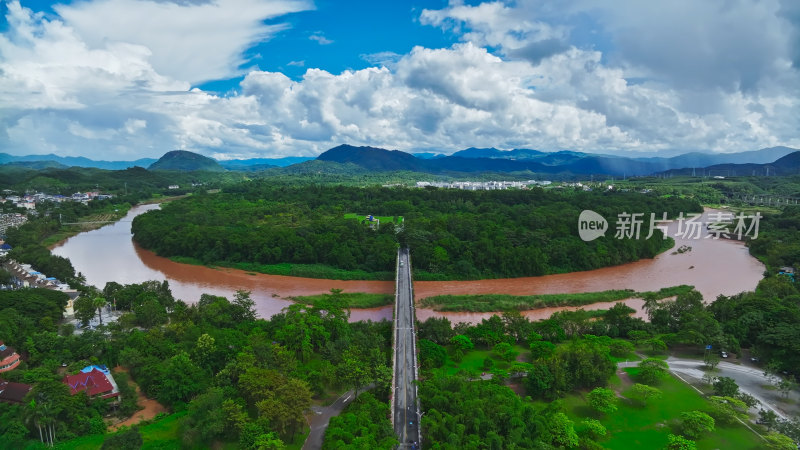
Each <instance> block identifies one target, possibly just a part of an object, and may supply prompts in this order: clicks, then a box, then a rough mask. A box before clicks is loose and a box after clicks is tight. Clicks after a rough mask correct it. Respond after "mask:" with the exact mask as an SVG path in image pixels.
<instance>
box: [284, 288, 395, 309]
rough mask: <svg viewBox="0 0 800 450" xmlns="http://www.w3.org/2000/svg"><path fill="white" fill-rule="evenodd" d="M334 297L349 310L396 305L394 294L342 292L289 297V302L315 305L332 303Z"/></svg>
mask: <svg viewBox="0 0 800 450" xmlns="http://www.w3.org/2000/svg"><path fill="white" fill-rule="evenodd" d="M334 296H335V297H337V299H338V300H339V301H340V302H342V303H343V304H344V305H346V306H347V307H348V308H377V307H379V306H386V305H391V304H393V303H394V295H392V294H368V293H365V292H342V293H340V294H319V295H306V296H298V297H289V300H292V301H294V302H298V303H305V304H307V305H313V304H316V303H318V302H320V301H331V300H333V299H334Z"/></svg>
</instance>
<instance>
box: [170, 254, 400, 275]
mask: <svg viewBox="0 0 800 450" xmlns="http://www.w3.org/2000/svg"><path fill="white" fill-rule="evenodd" d="M169 260H170V261H174V262H176V263H179V264H190V265H194V266H203V267H208V268H210V269H215V268H217V267H224V268H228V269H237V270H243V271H245V272H254V273H261V274H264V275H281V276H286V277H298V278H318V279H321V280H355V281H390V280H394V272H366V271H364V270H346V269H339V268H336V267H331V266H326V265H324V264H293V263H280V264H257V263H247V262H239V263H230V262H226V261H222V262H216V263H214V264H204V263H203V262H202V261H199V260H197V259H195V258H191V257H186V256H173V257H170V258H169Z"/></svg>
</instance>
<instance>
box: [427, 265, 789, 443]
mask: <svg viewBox="0 0 800 450" xmlns="http://www.w3.org/2000/svg"><path fill="white" fill-rule="evenodd" d="M659 297H660V296H650V297H648V298H647V299H646V306H645V308H646V309H647V312H648V318H649V322H646V321H643V320H642V319H638V318H633V317H631V316H630V315H629V314H630V313H631V312H632V310H631V309H630V308H628V307H626V306H625V305H623V304H617V305H616V306H614V307H613V308H611V309H610V310H608V311H605V312H600V313H599V314H598V313H597V312H589V311H583V310H578V311H573V312H567V311H565V312H559V313H556V314H554V315H553V316H552V317H551V318H550V319H547V320H542V321H538V322H531V321H529V320H528V319H526V318H525V317H524V316H521V315H520V314H519V312H516V311H514V312H507V313H504V314H503V315H502V316H492V317H491V318H489V319H484V320H482V321H481V323H479V324H477V325H474V326H470V325H467V324H457V325H452V324H451V323H450V322H449V321H448V320H447V319H446V318H430V319H428V320H426V321H424V322H421V323H419V325H418V327H419V331H418V338H419V349H420V355H419V358H420V363H421V367H422V369H423V377H422V378H423V381H422V383H421V385H420V397H421V404H422V408H423V410H424V411H425V415H424V416H423V422H422V424H423V436H425V438H426V439H427V440H428V442H427V447H429V448H436V449H450V448H452V449H456V448H485V447H484V446H486V445H488V446H489V447H490V448H550V447H547V446H548V445H550V446H554V447H556V448H559V447H567V448H584V449H594V448H604V443H605V442H607V441H613V442H615V445H614V446H612V448H620V447H619V445H620V444H621V443H623V442H626V441H625V438H624V437H622V436H628V434H626V433H629V432H636V433H638V434H637V439H641V440H642V441H641V442H643V443H644V442H647V444H645V447H646V448H696V447H692V445H695V442H694V441H697V445H702V447H701V448H726V447H725V442H730V441H728V440H727V439H732V440H733V441H735V442H736V445H737V446H740V447H741V448H756V447H758V446H759V445H761V442H762V441H760V440H759V438H758V437H757V436H756V435H754V434H751V433H750V432H749V431H746V430H744V429H739V428H738V421H737V418H739V419H742V420H745V419H747V415H746V414H745V412H746V411H747V409H748V408H749V407H750V406H752V405H753V404H754V402H753V399H752V397H750V396H749V395H747V394H742V393H740V392H738V387H737V386H736V384H735V383H734V382H733V380H730V379H727V381H724V383H723V384H718V385H715V387H714V391H713V393H712V394H711V395H710V396H709V397H707V398H705V399H703V398H698V396H697V395H696V394H695V393H694V392H693V391H692V390H691V389H690V388H688V387H686V386H682V382H678V380H677V379H673V378H671V377H670V376H669V375H668V372H667V365H666V363H665V362H664V361H663V358H664V355H665V354H667V353H668V352H670V351H672V350H673V349H679V351H680V353H681V354H682V355H684V356H689V357H691V356H692V355H693V356H694V357H696V358H697V359H702V358H703V349H704V348H705V345H706V344H708V343H711V344H712V345H713V346H714V348H726V349H729V351H734V352H741V348H740V347H741V346H747V347H751V349H752V351H753V352H754V353H755V354H758V355H759V356H760V357H761V364H763V366H764V367H765V370H766V371H767V372H769V373H772V374H778V373H781V371H783V372H784V373H788V374H789V375H786V378H785V380H788V381H784V382H785V383H788V385H791V384H792V379H793V376H794V375H796V371H797V367H800V361H798V359H797V358H798V357H797V354H800V349H799V348H798V347H797V342H798V337H800V336H798V334H797V332H798V331H797V330H798V325H797V324H798V323H800V317H798V315H800V305H799V304H798V301H797V297H798V291H797V288H796V286H795V284H794V283H792V282H791V281H789V279H788V278H785V277H770V278H767V279H765V280H763V281H762V282H761V283H760V284H759V286H758V289H757V290H756V292H754V293H748V294H741V295H738V296H734V297H731V298H727V297H720V299H718V300H717V301H716V302H714V303H712V304H710V305H704V304H703V301H702V297H701V296H700V294H699V293H698V292H696V291H687V290H685V289H682V290H681V293H680V294H678V295H677V298H675V299H674V300H671V299H660V298H659ZM523 349H524V350H523ZM526 350H527V351H526ZM634 351H636V352H637V354H645V355H646V356H652V357H651V358H647V359H644V360H642V361H641V362H640V363H639V364H638V367H637V368H632V369H626V371H627V372H628V376H629V377H631V378H632V379H633V382H635V383H636V384H635V385H634V386H629V387H627V388H626V387H625V385H624V384H620V381H619V380H618V379H616V375H615V372H616V370H615V369H616V361H621V360H636V359H639V358H638V355H637V354H634ZM521 355H525V356H524V357H521ZM717 362H718V359H717ZM707 364H710V366H709V368H708V370H710V372H709V373H713V370H711V369H713V365H714V364H715V363H714V362H713V358H712V359H709V360H708V362H707ZM486 373H490V374H491V375H492V378H491V379H490V380H484V381H480V380H478V379H479V377H480V376H481V375H482V374H486ZM793 374H794V375H793ZM777 379H780V378H777ZM673 381H674V382H673ZM725 384H728V385H731V388H730V389H727V388H725V387H724V386H725ZM506 385H508V386H506ZM509 387H513V388H514V391H512V389H509ZM522 387H524V391H523V392H524V395H527V396H530V398H529V399H528V400H527V401H526V400H525V397H524V396H523V394H520V393H519V390H520V389H521V388H522ZM662 390H663V393H662ZM515 391H516V393H515ZM668 392H669V394H670V395H674V397H673V398H665V399H664V400H663V402H662V401H657V400H656V399H658V398H661V396H662V395H663V396H666V395H667V393H668ZM720 396H722V397H720ZM531 398H532V401H531ZM603 398H605V400H603ZM648 399H650V400H648ZM648 402H649V403H656V404H657V405H656V406H648ZM681 408H684V409H683V410H682V409H681ZM691 408H695V409H696V410H698V411H699V412H701V413H702V414H704V415H707V416H709V417H710V420H711V422H712V423H713V422H716V427H717V431H716V432H715V433H712V434H709V433H699V432H698V433H695V432H694V431H695V430H693V429H692V428H691V427H690V426H689V423H690V420H689V419H688V418H689V417H694V416H697V415H698V414H695V413H694V412H692V411H689V409H691ZM617 409H620V411H621V414H622V415H621V416H619V415H616V414H615V412H616V410H617ZM593 410H594V411H593ZM634 416H636V417H641V418H642V420H644V421H643V422H642V421H641V420H639V419H633V418H632V417H634ZM700 417H704V416H700ZM681 418H683V419H681ZM684 419H685V420H684ZM647 420H651V421H652V422H647ZM771 420H772V422H770V425H769V428H770V429H772V430H778V431H780V433H783V434H786V435H789V436H791V438H792V439H794V440H798V439H800V423H798V422H797V421H777V420H775V418H772V419H771ZM594 421H596V422H597V423H594ZM634 423H636V424H638V425H633V424H634ZM657 423H661V425H660V426H658V425H657ZM597 424H600V425H602V427H597V426H596V425H597ZM664 424H667V425H666V426H664ZM631 427H641V428H631ZM599 430H601V431H602V432H598V431H599ZM612 430H613V431H615V432H618V433H621V434H620V437H616V436H615V435H614V434H612V433H611V432H612ZM765 434H766V433H765ZM726 436H729V437H726ZM767 439H769V440H770V442H772V441H773V440H775V441H781V440H782V439H784V438H781V437H780V436H778V435H775V434H772V435H770V434H767ZM680 440H686V441H690V442H688V443H685V445H688V447H667V445H668V442H673V441H680ZM789 442H791V440H789ZM648 445H649V446H648ZM792 445H794V444H792ZM769 448H787V449H788V448H790V447H781V446H777V445H776V446H774V447H769Z"/></svg>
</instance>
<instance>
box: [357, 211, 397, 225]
mask: <svg viewBox="0 0 800 450" xmlns="http://www.w3.org/2000/svg"><path fill="white" fill-rule="evenodd" d="M367 216H368V214H356V213H347V214H345V215H344V218H345V219H356V220H358V221H362V220H364V219H365V218H366V217H367ZM372 217H374V218H375V219H378V220H380V221H381V223H383V224H386V223H393V222H394V220H395V217H397V221H398V223H403V216H376V215H373V216H372Z"/></svg>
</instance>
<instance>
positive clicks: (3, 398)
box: [0, 380, 33, 403]
mask: <svg viewBox="0 0 800 450" xmlns="http://www.w3.org/2000/svg"><path fill="white" fill-rule="evenodd" d="M32 388H33V386H31V385H30V384H23V383H12V382H10V381H6V380H0V402H6V403H22V401H23V400H24V399H25V396H26V395H27V394H28V392H30V390H31V389H32Z"/></svg>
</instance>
